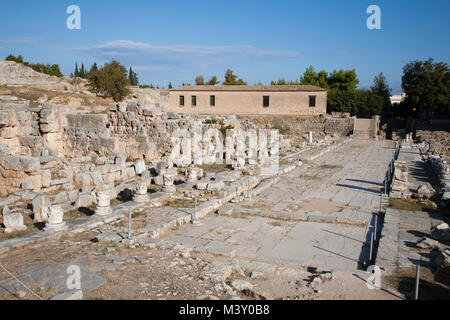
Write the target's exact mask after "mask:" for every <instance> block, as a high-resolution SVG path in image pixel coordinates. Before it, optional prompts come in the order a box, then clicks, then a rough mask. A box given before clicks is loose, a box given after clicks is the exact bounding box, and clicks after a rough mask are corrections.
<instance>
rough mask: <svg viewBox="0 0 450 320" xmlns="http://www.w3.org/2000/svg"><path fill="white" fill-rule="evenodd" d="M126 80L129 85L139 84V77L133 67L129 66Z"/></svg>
mask: <svg viewBox="0 0 450 320" xmlns="http://www.w3.org/2000/svg"><path fill="white" fill-rule="evenodd" d="M128 81H129V82H130V85H132V86H137V85H138V84H139V79H138V76H137V73H136V72H134V71H133V69H132V68H131V67H130V71H129V72H128Z"/></svg>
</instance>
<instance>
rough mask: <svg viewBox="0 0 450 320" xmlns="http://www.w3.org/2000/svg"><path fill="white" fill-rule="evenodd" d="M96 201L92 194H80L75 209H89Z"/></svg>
mask: <svg viewBox="0 0 450 320" xmlns="http://www.w3.org/2000/svg"><path fill="white" fill-rule="evenodd" d="M93 201H94V199H93V198H92V196H91V194H90V193H85V194H83V193H82V194H80V195H79V196H78V197H77V199H76V200H75V208H77V209H78V208H89V207H90V206H91V205H92V203H93Z"/></svg>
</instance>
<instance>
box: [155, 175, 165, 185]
mask: <svg viewBox="0 0 450 320" xmlns="http://www.w3.org/2000/svg"><path fill="white" fill-rule="evenodd" d="M153 183H154V184H156V185H157V186H162V185H163V184H164V178H163V176H157V177H154V178H153Z"/></svg>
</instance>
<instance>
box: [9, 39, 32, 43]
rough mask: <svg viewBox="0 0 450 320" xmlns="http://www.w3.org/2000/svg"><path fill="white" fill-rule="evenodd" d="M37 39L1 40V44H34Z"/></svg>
mask: <svg viewBox="0 0 450 320" xmlns="http://www.w3.org/2000/svg"><path fill="white" fill-rule="evenodd" d="M33 42H35V39H33V38H16V39H5V40H2V39H0V43H33Z"/></svg>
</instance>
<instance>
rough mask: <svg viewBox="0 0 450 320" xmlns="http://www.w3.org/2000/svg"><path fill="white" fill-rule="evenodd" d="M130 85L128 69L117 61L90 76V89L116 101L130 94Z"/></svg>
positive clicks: (107, 64) (106, 64)
mask: <svg viewBox="0 0 450 320" xmlns="http://www.w3.org/2000/svg"><path fill="white" fill-rule="evenodd" d="M129 84H130V83H129V80H128V78H127V69H126V68H125V67H124V66H122V65H121V64H120V63H119V62H117V61H115V60H113V61H111V62H110V63H105V65H104V66H103V68H101V69H100V70H98V71H93V72H91V73H89V75H88V87H89V89H90V90H91V91H92V92H94V93H99V94H103V95H105V96H108V97H112V98H113V99H114V100H115V101H120V100H122V99H123V98H124V97H125V96H127V95H128V94H129V93H130V90H129V89H128V88H127V86H128V85H129Z"/></svg>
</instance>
